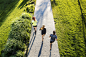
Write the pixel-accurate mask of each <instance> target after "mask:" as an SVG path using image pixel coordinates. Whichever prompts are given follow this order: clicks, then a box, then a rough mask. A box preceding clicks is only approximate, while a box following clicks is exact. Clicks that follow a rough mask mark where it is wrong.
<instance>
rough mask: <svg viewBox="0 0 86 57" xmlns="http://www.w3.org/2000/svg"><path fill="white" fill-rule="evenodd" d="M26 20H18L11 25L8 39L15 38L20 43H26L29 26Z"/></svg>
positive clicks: (28, 36) (28, 35) (29, 30)
mask: <svg viewBox="0 0 86 57" xmlns="http://www.w3.org/2000/svg"><path fill="white" fill-rule="evenodd" d="M30 22H31V21H29V20H28V19H20V20H17V21H15V22H14V23H13V24H12V27H11V28H12V30H11V31H10V34H9V38H12V39H13V38H15V39H17V40H21V41H22V42H24V43H26V42H27V41H29V38H30V34H29V33H30V32H31V26H30Z"/></svg>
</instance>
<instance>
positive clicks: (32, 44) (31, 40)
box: [28, 36, 36, 55]
mask: <svg viewBox="0 0 86 57" xmlns="http://www.w3.org/2000/svg"><path fill="white" fill-rule="evenodd" d="M35 37H36V36H34V39H33V41H32V40H31V41H32V44H31V47H30V49H29V52H28V55H29V54H30V51H31V48H32V46H33V43H34V40H35Z"/></svg>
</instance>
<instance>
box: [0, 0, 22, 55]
mask: <svg viewBox="0 0 86 57" xmlns="http://www.w3.org/2000/svg"><path fill="white" fill-rule="evenodd" d="M22 1H23V0H20V1H19V2H18V3H17V4H16V6H15V8H14V9H13V10H12V11H11V12H9V13H8V16H7V17H6V20H5V21H4V22H3V23H2V25H1V27H0V53H1V50H2V49H3V46H4V45H5V43H6V41H7V38H8V34H9V31H10V29H11V28H10V26H11V24H12V22H14V21H15V20H16V19H17V18H18V17H19V16H20V15H21V14H22V12H23V10H24V8H22V9H19V8H18V6H19V5H20V4H21V3H22Z"/></svg>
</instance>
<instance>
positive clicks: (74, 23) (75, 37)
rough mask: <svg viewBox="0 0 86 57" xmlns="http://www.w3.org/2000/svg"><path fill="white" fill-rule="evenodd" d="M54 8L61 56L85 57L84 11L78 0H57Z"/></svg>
mask: <svg viewBox="0 0 86 57" xmlns="http://www.w3.org/2000/svg"><path fill="white" fill-rule="evenodd" d="M84 1H85V0H84ZM85 5H86V3H85ZM52 8H54V9H53V13H54V18H56V19H55V21H56V32H57V36H58V45H59V52H60V56H61V57H85V41H84V40H85V39H84V37H83V36H84V33H83V31H84V30H83V22H82V16H81V14H82V13H81V9H80V5H79V4H78V0H56V2H55V4H54V6H53V7H52ZM56 9H57V10H56ZM54 11H55V12H54Z"/></svg>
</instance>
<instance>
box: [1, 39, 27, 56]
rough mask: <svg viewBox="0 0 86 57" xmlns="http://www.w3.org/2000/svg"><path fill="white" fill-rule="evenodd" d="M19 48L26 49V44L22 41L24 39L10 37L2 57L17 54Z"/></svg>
mask: <svg viewBox="0 0 86 57" xmlns="http://www.w3.org/2000/svg"><path fill="white" fill-rule="evenodd" d="M19 50H21V51H24V50H25V44H24V43H22V41H19V40H16V39H9V40H8V42H7V43H6V45H5V49H4V50H3V52H4V53H2V54H3V56H2V57H9V56H11V55H15V54H16V53H17V51H19Z"/></svg>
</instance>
